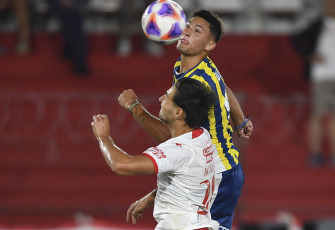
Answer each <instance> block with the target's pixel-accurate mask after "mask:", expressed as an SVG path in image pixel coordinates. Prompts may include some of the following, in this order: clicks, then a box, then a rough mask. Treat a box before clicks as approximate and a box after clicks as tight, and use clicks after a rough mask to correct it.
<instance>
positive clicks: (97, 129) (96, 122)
mask: <svg viewBox="0 0 335 230" xmlns="http://www.w3.org/2000/svg"><path fill="white" fill-rule="evenodd" d="M91 125H92V129H93V133H94V136H95V137H96V138H97V139H98V138H101V137H109V135H110V124H109V120H108V117H107V116H106V115H100V114H99V115H94V116H93V121H92V122H91Z"/></svg>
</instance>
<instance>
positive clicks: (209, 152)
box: [203, 146, 214, 163]
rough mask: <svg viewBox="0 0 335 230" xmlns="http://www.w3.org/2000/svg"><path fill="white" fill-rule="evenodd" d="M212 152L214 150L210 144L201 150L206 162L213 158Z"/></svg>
mask: <svg viewBox="0 0 335 230" xmlns="http://www.w3.org/2000/svg"><path fill="white" fill-rule="evenodd" d="M213 152H214V150H213V148H212V146H209V147H208V148H205V149H204V150H203V154H204V156H205V157H206V163H209V162H211V161H212V160H213Z"/></svg>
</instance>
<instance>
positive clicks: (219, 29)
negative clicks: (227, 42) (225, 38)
mask: <svg viewBox="0 0 335 230" xmlns="http://www.w3.org/2000/svg"><path fill="white" fill-rule="evenodd" d="M192 17H200V18H202V19H205V20H206V21H207V22H209V29H210V31H211V33H212V34H213V36H214V38H215V42H218V41H220V39H221V37H222V35H223V22H222V20H221V18H220V17H219V16H218V15H217V14H214V13H213V12H212V11H209V10H198V11H195V12H194V13H193V14H192Z"/></svg>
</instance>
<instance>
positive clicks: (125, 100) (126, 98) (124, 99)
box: [118, 89, 137, 110]
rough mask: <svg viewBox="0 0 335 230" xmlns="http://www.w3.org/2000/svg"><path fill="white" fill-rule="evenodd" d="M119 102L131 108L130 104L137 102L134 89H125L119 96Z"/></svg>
mask: <svg viewBox="0 0 335 230" xmlns="http://www.w3.org/2000/svg"><path fill="white" fill-rule="evenodd" d="M118 101H119V104H120V105H121V106H122V107H123V108H125V109H126V110H129V108H130V106H132V105H133V104H134V103H136V102H137V96H136V94H135V92H134V90H132V89H127V90H124V91H123V92H122V93H121V94H120V96H119V97H118Z"/></svg>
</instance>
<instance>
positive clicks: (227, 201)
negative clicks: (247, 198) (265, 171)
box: [211, 165, 244, 216]
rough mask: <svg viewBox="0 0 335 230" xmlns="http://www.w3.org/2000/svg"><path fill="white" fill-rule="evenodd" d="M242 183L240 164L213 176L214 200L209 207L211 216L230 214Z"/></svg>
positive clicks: (242, 175)
mask: <svg viewBox="0 0 335 230" xmlns="http://www.w3.org/2000/svg"><path fill="white" fill-rule="evenodd" d="M243 184H244V174H243V170H242V167H241V166H240V165H237V166H235V167H234V168H233V169H231V170H229V171H226V172H223V173H219V174H217V175H216V178H215V192H214V195H215V197H214V196H213V199H214V202H213V203H212V207H211V214H212V216H215V215H219V216H226V215H227V216H229V215H232V214H233V212H234V210H235V207H236V203H237V201H238V198H239V197H240V195H241V191H242V186H243Z"/></svg>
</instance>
